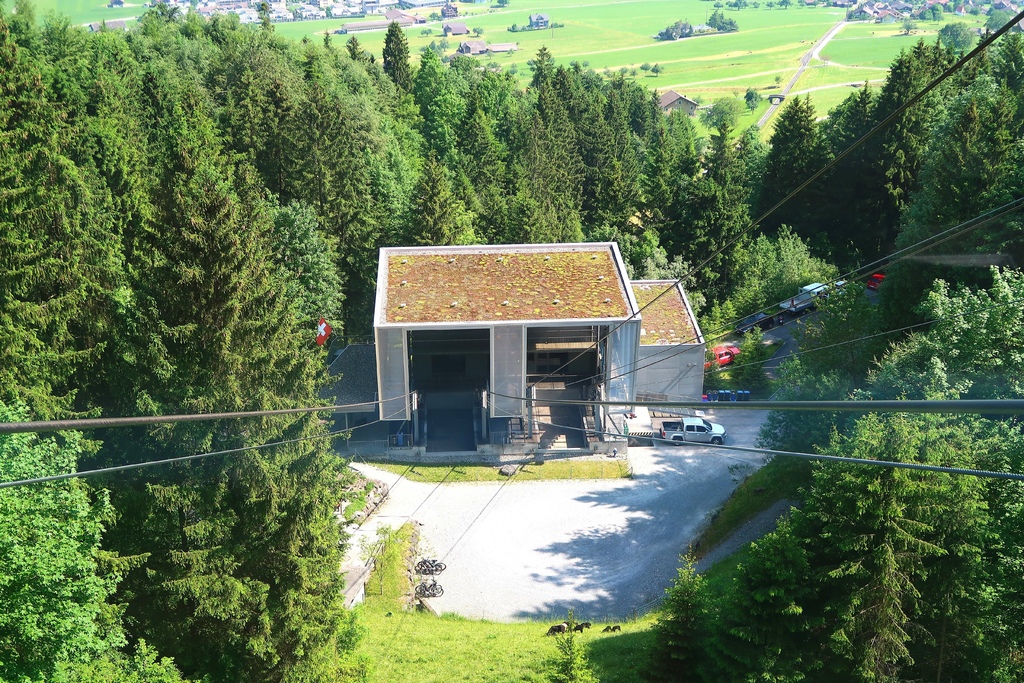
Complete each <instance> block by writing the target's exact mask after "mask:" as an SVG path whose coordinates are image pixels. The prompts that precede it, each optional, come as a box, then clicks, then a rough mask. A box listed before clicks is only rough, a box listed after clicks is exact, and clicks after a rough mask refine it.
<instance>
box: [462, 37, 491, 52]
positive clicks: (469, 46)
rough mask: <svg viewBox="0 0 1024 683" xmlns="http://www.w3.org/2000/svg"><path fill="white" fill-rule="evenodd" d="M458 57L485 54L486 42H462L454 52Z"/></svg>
mask: <svg viewBox="0 0 1024 683" xmlns="http://www.w3.org/2000/svg"><path fill="white" fill-rule="evenodd" d="M456 52H458V53H459V54H460V55H482V54H484V53H486V52H487V42H486V41H483V40H464V41H462V42H461V43H459V49H458V50H456Z"/></svg>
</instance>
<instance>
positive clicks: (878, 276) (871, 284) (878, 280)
mask: <svg viewBox="0 0 1024 683" xmlns="http://www.w3.org/2000/svg"><path fill="white" fill-rule="evenodd" d="M884 279H885V273H872V274H871V277H869V278H868V284H867V288H868V289H872V290H874V289H878V287H879V285H881V284H882V280H884Z"/></svg>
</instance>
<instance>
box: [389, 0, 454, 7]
mask: <svg viewBox="0 0 1024 683" xmlns="http://www.w3.org/2000/svg"><path fill="white" fill-rule="evenodd" d="M446 4H448V2H447V0H400V1H399V3H398V6H399V7H401V8H402V9H421V8H423V7H442V6H444V5H446Z"/></svg>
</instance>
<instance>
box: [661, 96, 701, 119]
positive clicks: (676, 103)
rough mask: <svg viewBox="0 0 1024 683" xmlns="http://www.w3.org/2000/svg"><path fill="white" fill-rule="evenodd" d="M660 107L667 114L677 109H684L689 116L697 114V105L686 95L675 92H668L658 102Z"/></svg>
mask: <svg viewBox="0 0 1024 683" xmlns="http://www.w3.org/2000/svg"><path fill="white" fill-rule="evenodd" d="M658 106H660V107H661V110H662V111H663V112H665V113H668V112H670V111H673V110H675V109H682V110H683V111H685V112H686V113H687V115H689V116H693V115H694V114H696V113H697V103H696V102H695V101H693V100H691V99H690V98H689V97H687V96H686V95H680V94H679V93H677V92H676V91H675V90H666V91H665V92H663V93H662V94H661V98H659V100H658Z"/></svg>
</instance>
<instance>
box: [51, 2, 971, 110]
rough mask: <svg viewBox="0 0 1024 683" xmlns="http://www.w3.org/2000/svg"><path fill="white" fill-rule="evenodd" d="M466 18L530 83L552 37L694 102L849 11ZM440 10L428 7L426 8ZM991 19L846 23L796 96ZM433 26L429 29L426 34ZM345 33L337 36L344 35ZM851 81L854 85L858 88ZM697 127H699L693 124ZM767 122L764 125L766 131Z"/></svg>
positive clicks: (566, 51)
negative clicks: (729, 29)
mask: <svg viewBox="0 0 1024 683" xmlns="http://www.w3.org/2000/svg"><path fill="white" fill-rule="evenodd" d="M457 6H458V8H459V15H460V16H459V21H464V22H466V25H467V26H468V27H469V28H470V29H473V28H481V29H483V31H484V34H483V36H482V38H483V39H484V40H487V41H488V42H515V43H518V44H519V49H518V51H517V52H515V53H512V54H502V55H489V56H486V57H483V58H481V59H480V61H481V62H484V63H489V64H497V65H499V66H501V67H502V68H506V69H510V70H512V71H513V72H514V73H516V75H517V77H518V78H519V79H520V81H521V82H522V83H523V84H524V85H525V84H526V83H527V82H528V80H529V76H530V69H529V65H528V63H527V62H528V61H529V60H530V59H532V58H533V57H534V55H535V54H536V52H537V50H539V49H540V48H541V47H542V46H546V47H547V48H548V49H549V50H550V51H551V53H552V54H553V55H554V57H555V60H556V62H557V63H559V64H569V63H571V62H580V63H582V64H583V65H584V66H586V67H590V68H593V69H595V70H597V71H598V72H601V73H604V74H606V75H608V76H611V75H613V74H622V75H624V76H625V77H626V78H630V79H634V80H639V81H641V82H642V83H644V84H645V85H647V86H648V87H650V88H652V89H655V90H659V91H664V90H668V89H673V90H675V91H677V92H679V93H682V94H684V95H687V96H688V97H691V98H693V99H696V100H697V101H698V102H702V103H710V102H712V101H714V100H715V99H717V98H720V97H729V96H739V97H742V96H743V94H744V93H745V92H746V90H747V88H749V87H753V88H755V89H757V90H758V91H760V92H761V93H762V94H763V95H769V94H771V93H772V92H774V91H777V90H778V89H780V88H781V87H782V84H785V83H788V82H789V79H790V78H792V77H793V75H794V74H795V73H796V70H797V67H798V65H799V62H800V58H801V57H802V56H803V55H804V54H805V53H806V52H807V51H808V50H809V49H810V48H811V46H812V45H813V44H814V42H815V41H816V40H817V39H818V38H820V37H821V36H822V35H824V34H825V32H826V31H828V29H829V28H830V27H831V26H833V25H834V24H835V23H836V22H838V21H841V20H842V19H843V18H844V16H845V11H844V10H842V9H839V8H835V7H804V6H802V5H798V6H794V7H792V8H789V9H781V8H779V7H774V8H771V9H769V8H768V7H767V6H765V4H764V3H762V4H761V7H759V8H754V7H749V8H746V9H743V10H738V11H737V10H728V9H727V10H725V11H726V12H727V13H728V16H730V17H731V18H733V19H735V20H736V22H737V23H738V24H739V27H740V30H739V32H737V33H732V34H723V35H706V36H696V37H692V38H688V39H684V40H679V41H672V42H663V41H658V40H656V39H655V37H654V36H655V35H656V34H657V33H658V32H659V31H660V30H661V29H663V28H665V27H666V26H668V25H669V24H671V23H674V22H676V21H679V20H684V21H689V22H690V23H692V24H699V23H703V22H704V21H705V20H706V18H707V16H708V15H709V14H710V13H711V12H712V11H714V8H713V6H712V3H711V2H710V1H709V0H583V1H582V2H581V1H580V0H512V2H511V5H510V6H509V7H506V8H498V7H497V6H496V5H495V6H492V5H488V4H472V3H457ZM36 7H37V11H38V13H39V14H40V16H44V15H45V14H47V13H49V12H51V11H59V12H61V13H63V14H66V15H68V16H69V17H70V19H71V21H72V22H74V23H78V24H84V23H88V22H92V21H99V20H101V19H123V18H131V17H135V16H137V15H138V14H140V13H141V12H143V11H144V10H145V8H143V7H142V4H141V2H138V3H130V4H126V6H125V7H124V8H116V9H111V8H107V7H106V3H105V2H103V1H102V0H36ZM435 11H436V8H433V9H427V10H421V11H420V12H419V13H420V14H422V15H424V16H429V15H430V13H432V12H435ZM537 12H543V13H546V14H548V15H549V16H550V17H551V21H552V22H555V23H558V24H564V27H562V28H556V29H549V30H545V31H526V32H522V31H520V32H516V33H512V32H510V31H508V28H509V27H510V26H512V25H513V24H516V25H519V26H523V25H526V24H528V23H529V15H530V14H533V13H537ZM983 19H984V17H971V16H968V17H965V18H960V17H955V16H952V15H947V18H946V20H944V21H942V22H925V21H919V22H918V28H917V29H916V30H915V31H913V32H912V33H911V35H905V34H904V32H903V30H902V28H901V27H900V26H899V25H898V24H887V25H883V24H875V23H863V22H857V23H850V24H847V25H846V26H845V27H844V28H843V29H842V30H841V31H840V32H839V33H838V34H837V35H836V37H835V38H834V39H833V40H832V41H831V42H830V43H829V44H828V45H827V46H826V48H825V49H824V50H823V51H822V53H821V59H815V60H812V62H811V65H810V67H809V68H808V69H807V70H806V71H805V72H804V73H803V75H802V76H801V77H800V79H799V81H798V82H797V83H796V85H795V86H794V88H793V90H792V92H793V94H810V96H811V101H812V102H813V103H814V105H815V107H816V108H817V110H818V114H819V116H824V115H826V114H827V112H828V110H829V109H831V108H832V107H834V106H835V105H836V104H838V103H839V102H841V101H842V100H843V99H845V98H846V97H847V96H848V95H849V94H850V93H851V92H853V91H854V88H855V87H859V86H860V85H862V84H863V83H864V82H865V81H867V82H868V83H869V84H870V85H872V86H873V87H877V86H878V85H880V84H881V82H882V81H883V80H884V79H885V75H886V73H887V72H888V66H889V64H890V63H891V62H892V60H893V59H894V58H895V57H896V56H897V55H898V54H899V52H900V51H901V50H903V49H906V48H909V47H911V46H913V45H914V44H915V43H916V42H917V41H918V40H920V39H924V40H928V41H931V40H935V37H936V34H937V32H938V30H939V29H940V28H942V26H944V25H945V24H946V23H948V22H949V21H964V22H966V23H967V24H968V25H969V26H970V27H971V28H975V27H978V26H981V25H983ZM354 21H360V20H359V19H328V20H324V21H301V22H293V23H285V24H275V27H274V30H275V31H276V32H277V33H278V34H279V35H282V36H286V37H289V38H294V39H300V38H302V37H305V36H308V37H311V38H314V39H318V40H319V39H322V37H323V36H324V34H326V33H332V34H333V32H334V31H336V30H337V29H338V28H340V27H341V26H342V25H344V24H346V23H351V22H354ZM428 32H429V33H428ZM354 35H356V36H357V37H358V39H359V42H360V43H361V44H362V46H363V47H364V49H367V50H369V51H370V52H372V53H374V54H376V55H377V56H378V57H380V55H381V52H382V49H383V44H384V31H369V32H365V33H358V34H354ZM406 36H407V38H408V40H409V48H410V52H411V54H412V55H413V58H414V59H416V58H417V57H418V55H419V52H420V49H421V48H424V47H426V46H427V45H429V44H430V43H431V42H432V41H433V42H440V40H441V39H442V38H443V35H442V34H441V22H439V21H432V22H428V23H427V24H426V25H417V26H415V27H410V28H409V29H407V30H406ZM348 38H349V36H347V35H335V36H332V39H333V40H335V41H338V42H343V41H346V40H348ZM459 40H460V39H459V38H456V37H453V38H450V39H449V48H448V50H447V52H448V53H453V52H454V51H455V49H456V48H457V47H458V44H459ZM644 64H650V65H653V64H659V65H660V66H661V68H662V69H663V70H662V72H661V73H660V74H658V75H654V74H651V73H650V72H645V71H644V70H642V69H640V67H641V66H642V65H644ZM851 84H856V85H854V86H851ZM765 106H766V105H763V104H762V105H761V107H759V108H758V110H757V111H755V112H754V113H752V114H746V115H744V116H743V117H742V120H741V121H740V128H745V127H747V126H749V125H752V124H753V123H755V122H756V121H757V119H758V118H759V117H760V115H761V113H762V112H763V111H764V108H765ZM698 127H699V128H701V127H700V126H698ZM770 127H771V126H770V125H769V127H768V128H769V129H770Z"/></svg>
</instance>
